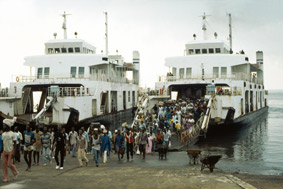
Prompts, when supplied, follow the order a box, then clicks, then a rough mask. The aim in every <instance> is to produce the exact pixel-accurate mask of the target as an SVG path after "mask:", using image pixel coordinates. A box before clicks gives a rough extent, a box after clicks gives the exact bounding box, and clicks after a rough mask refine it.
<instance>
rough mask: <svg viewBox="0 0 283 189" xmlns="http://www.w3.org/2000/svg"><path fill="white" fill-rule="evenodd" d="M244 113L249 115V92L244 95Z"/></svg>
mask: <svg viewBox="0 0 283 189" xmlns="http://www.w3.org/2000/svg"><path fill="white" fill-rule="evenodd" d="M245 111H246V113H249V91H246V93H245Z"/></svg>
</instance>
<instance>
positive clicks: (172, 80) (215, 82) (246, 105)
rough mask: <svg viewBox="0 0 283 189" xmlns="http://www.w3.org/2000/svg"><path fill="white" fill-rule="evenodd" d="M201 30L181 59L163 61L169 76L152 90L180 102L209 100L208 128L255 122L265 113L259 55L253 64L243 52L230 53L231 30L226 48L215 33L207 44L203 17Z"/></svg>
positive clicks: (257, 53) (261, 68)
mask: <svg viewBox="0 0 283 189" xmlns="http://www.w3.org/2000/svg"><path fill="white" fill-rule="evenodd" d="M229 16H230V19H229V20H230V28H231V14H229ZM202 29H203V32H204V40H196V35H195V34H194V36H193V37H194V40H193V41H190V42H188V43H187V44H186V45H185V47H186V48H185V56H176V57H168V58H166V59H165V66H167V67H169V72H168V73H167V75H166V76H162V77H159V81H158V82H156V83H155V89H156V90H158V92H159V95H160V94H161V95H168V96H171V94H172V92H175V94H178V98H181V99H194V100H196V99H205V98H206V99H210V98H212V97H213V98H214V100H213V103H212V105H211V107H210V110H209V111H211V112H209V115H210V119H209V127H212V126H220V125H230V127H231V126H232V125H244V124H247V123H249V122H251V121H252V120H255V119H256V118H259V117H260V116H261V115H262V114H264V113H266V112H267V110H268V104H267V95H268V91H266V90H265V89H264V69H263V52H262V51H257V52H256V63H255V64H252V63H250V62H249V58H248V57H247V55H245V54H244V52H243V51H241V52H239V53H236V54H235V53H233V52H232V41H231V40H232V35H231V30H230V45H227V44H226V43H225V42H224V41H222V40H219V39H217V33H214V39H210V40H208V39H207V36H206V30H207V28H206V15H205V14H204V16H203V28H202ZM228 127H229V126H228Z"/></svg>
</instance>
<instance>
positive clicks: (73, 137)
mask: <svg viewBox="0 0 283 189" xmlns="http://www.w3.org/2000/svg"><path fill="white" fill-rule="evenodd" d="M77 137H78V133H77V132H76V131H75V127H72V131H71V132H70V133H69V138H70V145H71V150H72V157H76V149H77Z"/></svg>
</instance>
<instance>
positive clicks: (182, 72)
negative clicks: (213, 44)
mask: <svg viewBox="0 0 283 189" xmlns="http://www.w3.org/2000/svg"><path fill="white" fill-rule="evenodd" d="M212 71H213V75H214V76H215V77H216V78H218V77H219V67H213V70H212ZM176 72H177V68H174V67H173V68H172V74H173V75H174V76H176V75H177V73H176ZM220 74H221V76H222V77H223V76H227V67H220ZM184 75H185V68H179V77H180V78H184ZM191 75H192V68H190V67H188V68H186V77H189V76H191Z"/></svg>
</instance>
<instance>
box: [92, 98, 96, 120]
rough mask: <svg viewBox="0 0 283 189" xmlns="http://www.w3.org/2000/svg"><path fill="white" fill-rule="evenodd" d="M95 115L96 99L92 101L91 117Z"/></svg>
mask: <svg viewBox="0 0 283 189" xmlns="http://www.w3.org/2000/svg"><path fill="white" fill-rule="evenodd" d="M96 115H97V101H96V99H92V116H96Z"/></svg>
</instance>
